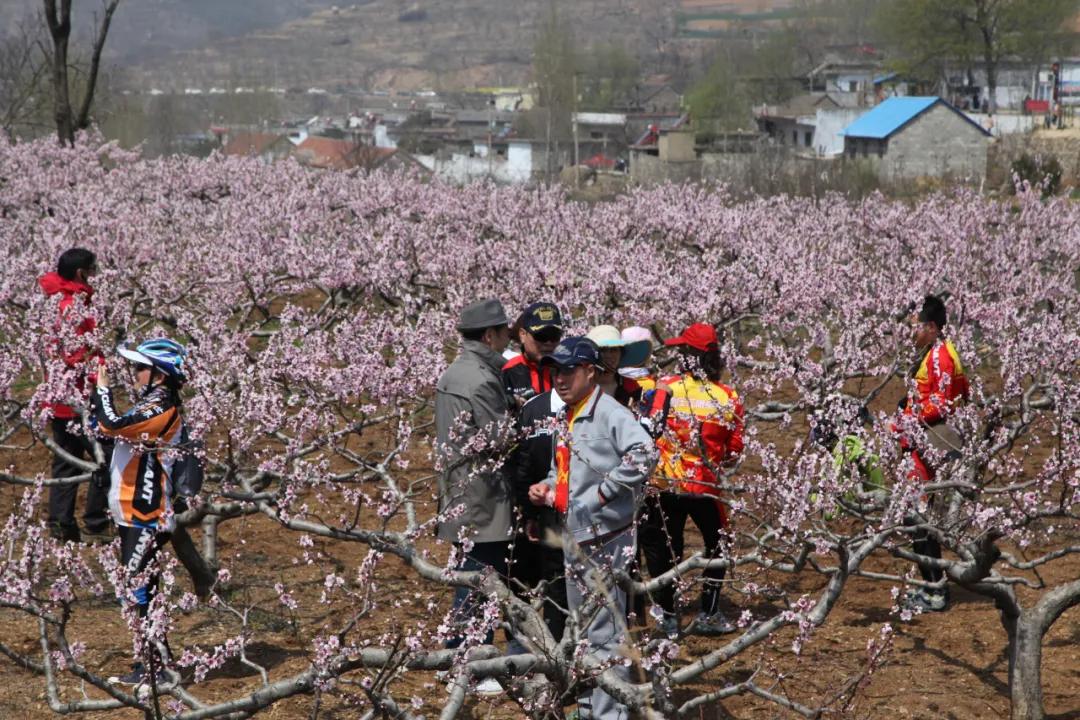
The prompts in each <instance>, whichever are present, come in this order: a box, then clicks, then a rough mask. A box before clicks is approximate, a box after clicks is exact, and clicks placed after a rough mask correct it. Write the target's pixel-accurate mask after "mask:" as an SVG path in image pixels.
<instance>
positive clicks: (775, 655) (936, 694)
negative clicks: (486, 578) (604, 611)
mask: <svg viewBox="0 0 1080 720" xmlns="http://www.w3.org/2000/svg"><path fill="white" fill-rule="evenodd" d="M894 402H895V398H893V399H892V400H888V399H882V401H881V403H882V405H883V406H886V405H888V404H889V403H894ZM770 432H771V431H770ZM798 432H799V431H798V430H797V429H792V430H789V431H787V434H788V436H789V437H790V436H791V435H796V436H797V434H798ZM778 439H779V437H778ZM420 454H422V453H419V452H418V455H420ZM418 459H419V458H418ZM9 463H14V464H16V468H17V470H18V471H19V472H22V473H24V474H27V473H29V474H32V473H34V472H37V471H44V470H46V468H47V456H46V455H45V454H44V453H43V452H41V450H40V449H37V450H35V451H34V452H32V453H29V454H27V453H24V454H22V455H21V456H19V457H17V458H16V457H12V456H10V455H9V456H8V457H2V456H0V465H7V464H9ZM418 472H419V470H418ZM17 497H18V492H17V491H16V490H15V489H14V488H11V487H0V513H2V512H6V511H9V510H10V508H11V506H12V503H13V502H14V501H15V499H16V498H17ZM1074 533H1075V534H1077V535H1080V533H1076V532H1075V530H1074ZM196 536H197V533H196ZM196 541H198V537H196ZM688 544H690V545H692V546H698V547H699V546H700V539H699V538H698V537H697V536H693V537H692V538H689V543H688ZM429 547H430V548H431V549H433V550H434V551H435V552H437V553H440V554H441V549H437V548H435V546H434V544H433V543H431V544H430V545H429ZM316 548H317V549H319V550H321V551H322V552H323V558H322V560H321V561H320V562H319V563H316V564H315V565H311V566H307V565H304V564H303V563H299V564H293V562H292V559H293V558H298V557H299V556H300V554H301V549H300V548H299V546H298V545H296V544H295V536H290V535H284V536H283V534H282V532H281V530H280V528H279V527H277V526H276V525H275V524H273V523H272V522H270V521H269V520H268V519H266V518H264V517H261V516H260V517H251V518H246V519H238V520H234V521H230V522H228V523H225V524H223V525H222V527H221V544H220V554H221V561H222V565H223V566H224V567H228V568H229V569H230V570H231V572H232V574H233V584H234V586H235V587H237V588H238V589H237V590H236V591H235V593H234V594H233V596H232V598H233V602H239V603H247V604H250V605H254V606H257V607H259V608H260V609H261V610H260V611H259V612H257V613H256V614H255V615H254V617H255V620H254V622H253V625H254V627H255V628H256V633H257V638H256V641H255V642H254V643H253V645H252V646H251V648H250V655H251V657H252V658H253V659H254V660H255V661H256V662H259V663H260V664H262V665H264V666H265V667H266V668H267V669H268V671H269V672H270V675H271V679H277V678H280V677H284V676H286V675H288V674H291V673H294V672H298V671H301V670H303V669H304V668H305V662H304V657H305V655H306V650H307V648H308V647H310V641H311V637H312V633H313V632H314V631H317V630H318V629H319V628H321V627H326V628H332V627H335V626H336V625H335V623H336V622H337V621H338V620H339V619H340V617H339V615H337V614H335V612H336V611H331V610H328V609H327V608H325V607H323V606H320V605H319V603H318V598H319V595H320V593H321V591H322V578H323V577H324V575H325V574H326V573H327V572H329V571H330V570H332V569H333V570H336V571H337V572H339V573H341V574H343V575H345V576H346V577H348V576H349V574H350V573H351V572H353V571H354V570H355V568H356V566H357V564H358V563H359V561H360V560H361V559H362V558H363V556H364V554H365V553H366V548H363V547H354V546H345V545H336V546H335V545H332V544H330V543H326V542H322V541H319V540H316ZM1028 552H1029V553H1034V552H1036V551H1035V550H1034V549H1029V550H1028ZM866 567H867V569H872V570H879V571H885V570H891V571H893V572H897V571H900V572H902V571H903V570H904V567H903V565H902V564H900V563H898V562H896V561H894V560H892V559H891V558H888V557H886V556H884V555H882V556H877V557H874V558H872V559H871V560H870V561H869V562H868V563H867V565H866ZM1078 575H1080V560H1078V559H1075V558H1074V559H1072V560H1070V561H1069V562H1065V563H1061V564H1059V565H1056V566H1053V567H1052V568H1050V569H1049V570H1047V571H1046V572H1044V573H1043V577H1044V578H1045V580H1046V581H1047V582H1048V583H1050V584H1053V583H1055V582H1060V581H1063V580H1071V579H1073V578H1075V577H1077V576H1078ZM743 579H745V577H744V578H743ZM775 580H776V582H779V583H782V584H784V587H785V589H786V590H788V591H789V593H794V594H796V595H797V594H798V593H799V592H811V591H813V590H815V589H817V588H818V587H820V578H818V577H816V576H814V575H811V574H809V573H807V574H805V575H803V576H801V577H798V578H796V579H794V580H792V579H791V578H786V577H784V578H775ZM278 581H281V582H284V583H285V584H286V585H287V586H288V587H289V588H290V589H291V590H292V591H293V592H294V594H295V595H296V596H297V597H298V599H301V600H302V601H306V602H302V605H301V609H300V613H299V615H298V616H297V617H292V616H291V615H290V614H289V613H288V612H287V611H285V610H284V609H283V608H282V607H281V606H280V605H279V604H278V603H277V602H276V601H275V600H276V598H275V595H276V594H275V593H274V591H273V585H274V583H275V582H278ZM178 583H179V585H180V586H181V587H186V583H187V579H186V576H185V575H184V573H183V571H182V570H179V571H178ZM376 583H377V591H376V597H377V599H378V600H379V602H380V605H379V607H378V608H377V609H376V610H375V611H374V613H373V615H372V617H371V619H369V620H367V621H366V622H367V623H368V624H366V625H365V626H364V627H370V628H371V629H372V630H371V634H372V635H374V634H375V633H376V632H378V631H381V630H392V629H393V628H396V627H401V626H403V625H409V624H411V623H413V622H417V621H421V622H422V621H428V623H429V624H428V627H432V626H433V625H434V623H432V622H430V615H429V614H428V613H427V612H426V611H424V610H423V609H422V604H421V602H413V603H412V604H407V605H405V606H403V607H402V608H400V609H396V608H394V607H392V604H391V602H390V600H391V599H393V598H398V599H408V598H411V597H412V596H413V594H414V593H417V592H419V593H421V595H422V596H425V597H426V596H428V595H429V594H430V593H432V592H434V593H436V594H437V595H438V596H439V597H440V598H442V597H445V595H446V593H445V591H443V590H441V589H437V588H434V587H431V586H425V585H424V584H423V583H418V582H417V581H416V580H415V579H413V578H412V577H411V573H410V572H409V571H408V570H406V569H405V568H403V567H402V565H401V563H400V562H399V561H397V560H396V559H393V558H389V559H387V560H386V561H385V562H383V563H382V564H381V566H380V569H379V570H378V572H377V575H376ZM889 589H890V586H889V584H886V583H878V582H873V581H869V580H864V579H854V580H852V581H851V587H850V588H848V589H847V590H846V591H845V594H844V596H843V598H842V600H841V602H840V604H839V607H837V608H836V609H835V610H834V611H833V613H832V614H831V615H830V617H829V618H828V620H827V621H826V623H825V625H824V626H823V627H821V628H819V629H818V630H817V631H816V632H815V633H814V635H813V637H812V639H811V640H810V642H809V643H808V644H807V646H806V647H805V648H804V650H803V652H802V654H801V656H795V655H794V654H793V653H792V651H791V642H790V641H791V638H792V634H791V633H790V632H789V633H784V634H781V636H780V637H778V638H776V639H775V640H774V641H773V642H771V643H770V644H769V645H768V646H765V647H762V648H760V649H759V650H756V651H751V652H750V653H747V654H746V656H745V657H742V658H739V659H738V660H737V661H736V662H734V663H732V664H731V665H730V666H728V667H724V668H721V669H720V670H718V671H714V673H713V674H712V675H708V676H706V677H705V678H703V679H702V681H701V682H700V683H698V684H697V685H696V686H694V687H692V688H688V689H687V690H686V691H685V693H684V694H683V695H682V696H680V699H681V700H686V699H689V697H692V694H691V693H693V694H697V693H700V692H707V691H708V690H709V689H711V688H712V687H714V686H715V684H716V683H718V682H721V679H723V678H728V679H730V678H734V679H742V678H743V677H745V676H746V675H747V674H748V672H749V671H750V670H751V669H752V668H753V667H754V666H755V664H756V663H757V662H758V661H759V660H760V659H762V658H766V666H767V668H771V671H772V672H775V671H776V670H780V671H782V672H783V673H784V674H785V675H786V676H787V677H788V678H789V679H788V680H787V681H786V682H785V685H784V687H785V688H786V689H787V690H788V692H789V693H790V694H791V696H792V697H793V698H794V699H796V700H800V701H804V702H812V701H813V700H814V699H816V698H820V697H824V696H827V695H829V694H830V693H832V692H834V691H835V690H836V689H837V688H839V687H840V686H841V685H842V684H843V683H844V682H845V681H846V680H847V679H849V678H851V677H852V676H853V675H854V674H856V673H858V672H859V671H860V669H861V667H862V664H863V660H864V657H865V650H866V643H867V641H868V640H869V639H870V638H871V637H875V636H876V635H877V634H878V632H879V630H880V628H881V626H882V625H883V624H884V623H886V622H889V623H892V624H893V626H894V627H895V628H896V630H897V632H896V637H895V647H894V650H893V652H892V653H891V655H890V658H889V661H888V663H887V665H886V666H885V667H884V668H882V669H881V670H879V671H878V672H877V673H876V674H874V676H873V677H872V678H871V680H870V683H869V685H868V687H866V689H865V690H864V691H863V692H862V693H861V695H860V696H859V698H858V701H857V703H856V704H855V705H853V706H852V707H851V708H849V709H848V711H847V712H845V713H844V716H846V717H859V718H896V717H901V718H952V719H956V720H966V719H969V718H972V719H974V718H988V717H1006V716H1007V715H1008V713H1009V700H1008V688H1007V681H1008V678H1007V661H1006V657H1005V649H1006V648H1005V635H1004V632H1003V630H1002V628H1001V625H1000V623H999V621H998V615H997V613H996V611H995V610H994V608H993V605H992V604H991V603H990V602H989V601H987V600H986V599H984V598H982V597H980V596H976V595H973V594H970V593H966V592H964V591H963V590H957V589H954V591H953V602H954V605H953V607H952V608H951V609H950V610H949V612H947V613H943V614H931V615H928V616H923V617H920V618H917V619H915V620H913V621H912V622H910V623H904V622H902V621H900V619H899V618H897V617H895V616H892V615H890V612H889V607H890V605H891V604H892V602H891V598H890V594H889ZM729 598H731V601H732V602H733V603H734V606H733V607H731V608H730V609H732V610H741V609H742V607H741V605H740V602H741V600H740V598H739V597H738V596H735V595H733V594H732V595H729ZM81 604H82V605H83V607H82V608H79V610H78V612H77V620H76V621H75V622H74V624H73V627H72V630H71V632H70V636H71V637H73V638H75V639H78V640H81V641H83V642H85V643H86V644H87V654H86V657H85V663H86V664H87V666H88V667H90V668H91V669H93V670H96V671H99V672H101V673H102V674H104V675H107V674H112V673H116V672H118V671H123V670H124V669H125V667H126V664H127V662H128V657H129V651H130V647H129V641H128V633H127V630H126V627H125V626H124V624H123V621H122V620H121V617H120V613H119V612H118V609H117V607H116V606H115V605H114V604H112V603H109V602H105V601H101V600H94V599H89V600H86V601H83V602H82V603H81ZM447 604H448V602H447V601H446V600H443V601H442V606H443V607H445V606H446V605H447ZM750 609H751V610H753V611H754V612H755V613H756V614H759V615H765V614H770V613H772V612H776V608H772V607H769V606H768V605H764V604H763V605H758V606H753V607H751V608H750ZM338 610H340V608H339V609H338ZM436 622H437V620H436ZM298 628H299V629H298ZM237 630H238V624H237V622H236V621H235V619H233V618H232V617H230V616H228V615H226V614H224V613H222V612H220V611H216V610H213V609H211V608H207V607H205V606H200V607H199V608H197V609H195V610H194V611H192V612H191V613H189V614H187V615H183V616H180V617H179V618H178V620H177V627H176V629H175V630H174V632H173V633H172V635H171V637H172V638H173V642H174V643H175V646H182V645H184V644H194V643H198V644H200V645H202V646H203V647H204V648H205V647H207V646H211V645H213V644H214V643H215V642H220V641H222V640H223V639H225V638H226V637H230V636H232V635H235V634H236V632H237ZM0 638H2V640H3V642H5V643H8V644H9V645H12V646H14V647H16V648H18V649H21V650H24V651H27V652H31V653H34V652H37V647H38V646H37V642H36V639H35V627H34V624H33V623H32V622H29V621H28V620H27V619H26V618H24V617H20V616H18V615H16V614H15V613H13V612H12V611H0ZM714 643H715V641H710V640H709V639H705V638H690V639H689V640H688V641H687V642H686V644H685V645H684V647H683V651H682V657H681V661H685V660H687V659H691V658H694V657H698V656H701V655H703V654H705V653H706V652H708V650H709V649H710V647H711V646H715V645H714ZM175 646H174V649H176V647H175ZM767 671H769V670H768V669H767ZM1043 673H1044V677H1043V680H1044V692H1045V700H1046V709H1047V712H1048V713H1049V714H1050V715H1051V717H1054V718H1056V720H1065V719H1066V718H1076V719H1080V693H1078V692H1077V690H1076V688H1077V687H1080V609H1073V610H1071V611H1069V612H1068V613H1066V614H1065V615H1064V616H1063V617H1062V618H1061V619H1060V620H1059V621H1058V622H1057V624H1056V625H1055V626H1054V628H1053V629H1052V630H1051V631H1050V633H1049V635H1048V637H1047V640H1046V643H1045V651H1044V656H1043ZM405 682H406V683H407V685H405V687H409V688H410V692H416V693H417V694H419V695H421V696H422V697H423V698H424V699H425V702H426V705H425V708H424V710H423V712H424V713H425V714H427V715H429V716H431V715H433V714H435V713H437V712H438V710H439V709H441V703H442V701H443V699H444V698H445V694H444V690H443V688H442V687H441V685H436V684H434V683H433V679H432V678H431V676H430V675H423V676H421V677H415V678H409V679H408V680H407V681H405ZM188 687H189V689H191V690H193V691H194V692H195V693H196V694H197V695H199V696H200V697H201V698H203V699H204V700H214V699H218V700H224V699H226V698H229V697H235V696H236V695H237V694H240V693H242V692H244V691H245V690H246V691H251V690H254V689H256V688H257V687H258V676H257V675H256V674H255V673H254V671H252V670H250V669H248V668H246V667H244V666H242V665H241V664H239V663H238V662H235V661H232V662H229V663H228V664H227V665H226V666H225V667H224V668H222V669H220V670H217V671H215V672H212V673H211V674H210V675H209V676H208V679H207V680H206V681H205V682H204V683H202V684H201V685H199V686H195V687H193V686H190V685H189V686H188ZM399 687H401V686H399ZM80 692H81V688H80V686H79V683H78V682H76V681H71V680H70V679H65V681H64V683H63V695H64V697H66V698H69V699H74V698H77V697H79V696H80ZM89 694H90V695H91V696H94V695H95V694H96V691H91V692H90V693H89ZM397 696H398V697H399V698H400V697H401V696H402V693H401V691H400V690H399V693H398V695H397ZM405 696H406V698H407V697H408V693H406V694H405ZM312 707H313V700H312V698H310V697H301V698H295V699H291V700H288V701H285V702H282V703H279V704H278V705H275V706H274V707H272V708H270V709H269V710H267V711H266V712H265V713H264V714H263V715H262V717H266V718H299V717H310V716H311V712H312ZM50 716H51V713H50V711H49V709H48V705H47V702H46V699H45V694H44V686H43V683H42V682H41V681H40V679H39V678H38V677H36V676H34V675H33V674H32V673H30V672H27V671H24V670H21V669H19V668H17V667H15V666H14V665H12V664H11V663H10V662H7V661H4V660H0V718H8V717H19V718H45V717H50ZM356 716H357V710H356V709H355V708H349V707H345V706H343V705H342V704H341V703H340V702H338V701H336V700H334V699H332V698H327V699H326V700H325V701H324V702H323V705H322V711H321V712H320V714H319V717H322V718H352V717H356ZM520 716H521V715H520V712H518V711H517V708H516V706H515V705H514V704H513V703H512V702H511V701H509V700H501V701H497V702H484V701H479V700H478V701H475V702H473V703H472V704H470V705H469V706H468V713H467V714H466V717H472V718H515V717H520ZM786 716H787V715H786V714H785V713H784V712H783V711H781V710H780V709H778V708H777V707H776V706H774V705H771V704H768V703H766V702H764V701H761V700H757V699H755V698H735V699H731V700H727V701H724V702H722V703H716V704H714V705H712V706H709V707H706V708H704V709H703V710H702V712H701V715H700V717H701V718H702V719H704V718H729V717H733V718H775V717H786ZM89 717H91V718H105V717H108V718H110V719H111V718H137V717H139V715H138V713H135V712H133V711H116V712H113V713H101V714H96V715H90V716H89Z"/></svg>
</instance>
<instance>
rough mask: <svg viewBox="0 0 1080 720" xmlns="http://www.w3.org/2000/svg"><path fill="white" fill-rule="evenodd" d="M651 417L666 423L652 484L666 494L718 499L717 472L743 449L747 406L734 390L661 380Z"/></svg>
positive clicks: (681, 378)
mask: <svg viewBox="0 0 1080 720" xmlns="http://www.w3.org/2000/svg"><path fill="white" fill-rule="evenodd" d="M647 405H648V406H649V410H648V414H649V416H650V417H652V418H653V419H654V420H655V419H656V418H657V416H658V415H659V416H660V417H662V418H663V419H664V423H663V432H662V434H661V435H660V437H659V438H657V440H656V447H657V449H658V450H659V451H660V462H659V464H657V466H656V473H655V475H654V476H653V484H654V485H656V486H657V487H659V488H661V489H662V490H667V489H674V490H675V491H676V492H682V493H688V494H692V495H708V496H711V497H717V496H718V495H719V491H718V489H717V487H716V474H715V469H717V468H719V467H720V466H722V465H723V464H725V463H727V462H729V461H731V460H732V459H734V458H736V457H738V456H739V454H740V453H742V449H743V437H742V432H743V406H742V401H741V400H739V395H738V393H736V392H735V391H734V390H733V389H732V388H730V387H728V386H727V385H723V384H721V383H717V382H710V381H702V380H698V379H696V378H695V377H694V376H693V375H690V374H686V375H672V376H670V377H666V378H663V379H662V380H661V381H660V384H659V385H658V389H657V390H656V392H655V394H654V395H653V397H652V399H651V401H649V402H647Z"/></svg>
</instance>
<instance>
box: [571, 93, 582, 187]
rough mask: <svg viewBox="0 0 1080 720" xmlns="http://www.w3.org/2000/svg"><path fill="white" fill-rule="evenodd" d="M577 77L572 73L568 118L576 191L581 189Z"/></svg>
mask: <svg viewBox="0 0 1080 720" xmlns="http://www.w3.org/2000/svg"><path fill="white" fill-rule="evenodd" d="M577 76H578V74H577V73H576V72H575V73H574V114H573V115H571V116H570V119H571V120H572V121H573V122H571V123H570V124H571V125H572V126H573V129H574V189H575V190H578V189H580V187H581V157H580V155H579V148H578V136H577V126H578V96H577Z"/></svg>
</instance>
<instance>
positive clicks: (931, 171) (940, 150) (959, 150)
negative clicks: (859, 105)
mask: <svg viewBox="0 0 1080 720" xmlns="http://www.w3.org/2000/svg"><path fill="white" fill-rule="evenodd" d="M841 135H843V136H844V155H845V157H847V158H851V159H855V158H868V159H872V161H873V162H874V163H875V164H876V165H877V166H878V170H879V174H880V175H881V177H882V178H883V179H889V180H900V179H909V178H917V177H949V178H953V179H957V180H966V181H969V182H980V181H981V180H982V179H983V177H985V175H986V153H987V147H988V145H989V143H990V140H991V136H990V133H989V131H988V130H986V129H985V128H983V127H982V126H980V125H979V124H978V123H976V122H975V121H973V120H972V119H971V118H969V117H968V116H967V115H965V114H964V113H963V112H961V111H960V110H958V109H957V108H956V107H954V106H953V105H950V104H949V103H948V102H946V101H945V100H943V99H941V98H940V97H891V98H889V99H887V100H885V101H884V102H882V103H881V104H880V105H878V106H876V107H875V108H873V109H872V110H870V111H869V112H867V113H865V114H863V115H862V116H860V117H859V118H858V119H857V120H855V122H853V123H851V124H850V125H848V126H847V127H846V128H844V130H843V131H842V132H841Z"/></svg>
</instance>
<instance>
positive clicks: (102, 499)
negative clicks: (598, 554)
mask: <svg viewBox="0 0 1080 720" xmlns="http://www.w3.org/2000/svg"><path fill="white" fill-rule="evenodd" d="M71 422H77V421H72V420H57V419H54V420H53V421H52V434H53V439H54V440H55V441H56V444H57V445H59V446H60V447H61V448H62V449H63V450H64V451H66V452H67V453H69V454H71V455H74V456H75V457H77V458H79V459H80V460H89V459H91V458H92V457H93V456H94V453H93V449H92V447H91V445H90V441H89V440H88V439H87V438H86V436H84V435H75V434H74V433H71V432H69V430H68V424H69V423H71ZM107 459H108V458H106V460H107ZM82 474H83V470H81V469H79V468H78V467H76V466H75V465H72V464H71V463H69V462H68V461H67V460H64V459H63V458H62V457H60V456H59V455H53V461H52V476H53V477H54V478H69V477H75V476H76V475H82ZM78 493H79V486H78V485H52V486H50V487H49V525H50V526H53V527H57V528H59V529H60V531H61V532H62V533H63V534H64V537H65V539H68V540H78V539H79V526H78V525H77V524H76V523H75V499H76V497H77V496H78ZM109 523H110V521H109V469H108V462H106V463H105V467H104V468H102V469H101V470H98V471H97V472H95V473H94V476H93V477H92V478H91V479H90V481H89V482H88V483H86V509H85V511H84V512H83V524H84V525H85V527H86V531H87V532H90V533H102V532H105V531H106V530H108V528H109Z"/></svg>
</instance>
